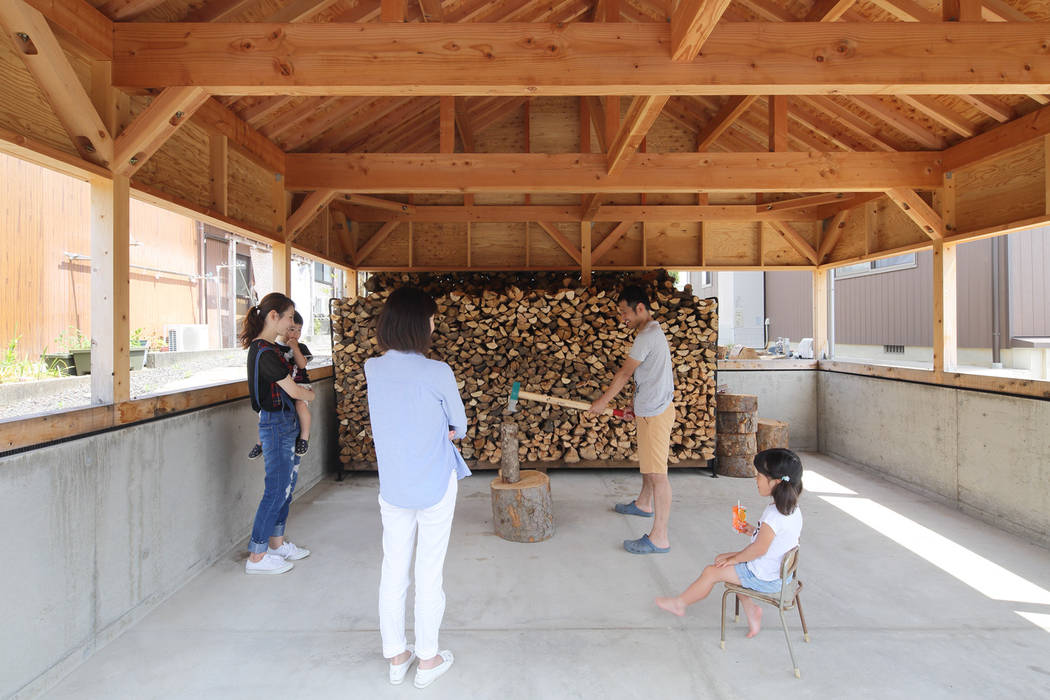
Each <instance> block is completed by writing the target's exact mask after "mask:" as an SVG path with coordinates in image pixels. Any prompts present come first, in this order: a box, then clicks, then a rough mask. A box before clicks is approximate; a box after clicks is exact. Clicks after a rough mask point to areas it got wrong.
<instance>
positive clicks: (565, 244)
mask: <svg viewBox="0 0 1050 700" xmlns="http://www.w3.org/2000/svg"><path fill="white" fill-rule="evenodd" d="M536 223H537V224H539V225H540V228H542V229H543V230H544V231H546V232H547V235H548V236H550V237H551V240H553V241H554V242H555V243H557V244H558V245H559V246H561V248H562V250H564V251H565V252H566V253H568V255H569V257H570V258H572V259H573V260H574V261H575V262H576V264H577V265H579V264H580V262H581V261H582V258H581V257H580V249H579V248H577V247H576V246H574V245H573V244H572V243H570V242H569V239H568V238H566V237H565V236H564V234H562V232H561V231H559V230H558V227H557V226H555V225H554V224H551V223H547V222H545V221H537V222H536Z"/></svg>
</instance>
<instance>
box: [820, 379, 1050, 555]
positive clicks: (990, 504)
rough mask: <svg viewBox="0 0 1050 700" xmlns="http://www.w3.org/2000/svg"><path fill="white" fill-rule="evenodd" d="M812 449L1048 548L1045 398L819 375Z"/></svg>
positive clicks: (1049, 456) (1049, 458)
mask: <svg viewBox="0 0 1050 700" xmlns="http://www.w3.org/2000/svg"><path fill="white" fill-rule="evenodd" d="M817 389H818V391H817V395H818V415H819V416H820V425H819V436H820V451H821V452H823V453H826V454H829V455H832V456H835V457H840V458H842V459H845V460H848V461H850V462H855V463H858V464H860V465H863V466H865V467H867V468H870V469H872V470H874V471H876V472H878V473H881V474H884V475H886V476H887V477H889V478H891V479H894V480H896V481H899V482H902V483H904V484H907V485H909V486H911V487H913V488H918V489H920V490H922V491H925V492H927V493H930V494H932V495H933V496H935V497H937V498H938V499H940V500H943V501H944V502H947V503H950V504H952V505H955V506H956V507H958V508H960V509H962V510H963V511H966V512H968V513H970V514H972V515H974V516H976V517H979V518H981V519H983V520H986V521H987V522H989V523H992V524H994V525H996V526H998V527H1001V528H1003V529H1005V530H1008V531H1012V532H1015V533H1017V534H1019V535H1021V536H1022V537H1025V538H1026V539H1029V540H1032V541H1035V542H1038V543H1040V544H1042V545H1043V546H1050V401H1045V400H1040V399H1034V398H1024V397H1016V396H1003V395H999V394H992V393H985V392H979V391H970V390H964V389H954V388H949V387H938V386H931V385H927V384H913V383H908V382H902V381H896V380H891V379H880V378H874V377H864V376H857V375H850V374H842V373H836V372H820V373H819V377H818V382H817Z"/></svg>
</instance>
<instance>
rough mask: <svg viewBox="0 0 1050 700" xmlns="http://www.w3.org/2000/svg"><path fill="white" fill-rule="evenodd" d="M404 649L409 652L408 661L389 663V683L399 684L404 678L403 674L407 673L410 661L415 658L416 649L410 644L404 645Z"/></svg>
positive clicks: (410, 664)
mask: <svg viewBox="0 0 1050 700" xmlns="http://www.w3.org/2000/svg"><path fill="white" fill-rule="evenodd" d="M405 651H407V652H409V654H410V656H409V657H408V661H406V662H405V663H403V664H390V683H391V685H401V683H402V682H403V681H404V680H405V676H407V675H408V669H409V668H410V667H411V666H412V663H413V662H414V661H415V660H416V650H415V649H414V648H413V647H412V645H411V644H407V645H406V646H405Z"/></svg>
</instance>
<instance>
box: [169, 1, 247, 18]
mask: <svg viewBox="0 0 1050 700" xmlns="http://www.w3.org/2000/svg"><path fill="white" fill-rule="evenodd" d="M257 1H258V0H208V1H207V2H205V3H204V4H203V5H201V6H200V7H198V8H197V9H196V10H192V11H190V12H189V13H188V14H187V15H186V16H185V17H184V18H183V19H182V21H183V22H215V21H217V20H220V19H226V18H227V17H230V16H232V15H234V14H236V13H238V12H240V11H241V10H243V9H244V8H246V7H248V6H249V5H251V4H253V3H255V2H257Z"/></svg>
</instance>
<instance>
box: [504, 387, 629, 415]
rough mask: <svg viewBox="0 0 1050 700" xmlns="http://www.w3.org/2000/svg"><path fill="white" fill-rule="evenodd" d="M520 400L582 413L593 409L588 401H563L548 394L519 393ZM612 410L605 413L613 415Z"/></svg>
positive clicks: (607, 409) (609, 409) (606, 410)
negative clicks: (563, 407)
mask: <svg viewBox="0 0 1050 700" xmlns="http://www.w3.org/2000/svg"><path fill="white" fill-rule="evenodd" d="M518 398H519V399H528V400H529V401H539V402H540V403H551V404H554V405H555V406H565V407H566V408H576V409H579V410H581V411H586V410H587V409H588V408H590V407H591V405H590V404H589V403H587V402H586V401H573V400H572V399H563V398H560V397H558V396H547V395H546V394H534V393H533V392H531V391H519V392H518ZM611 412H612V409H611V408H606V409H605V410H604V411H603V413H611Z"/></svg>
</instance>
